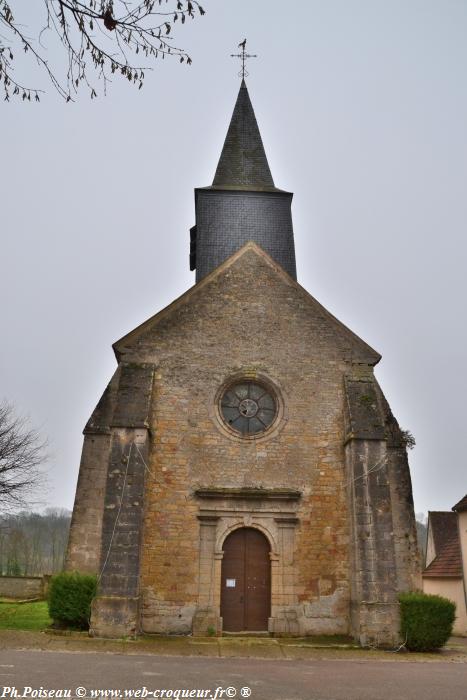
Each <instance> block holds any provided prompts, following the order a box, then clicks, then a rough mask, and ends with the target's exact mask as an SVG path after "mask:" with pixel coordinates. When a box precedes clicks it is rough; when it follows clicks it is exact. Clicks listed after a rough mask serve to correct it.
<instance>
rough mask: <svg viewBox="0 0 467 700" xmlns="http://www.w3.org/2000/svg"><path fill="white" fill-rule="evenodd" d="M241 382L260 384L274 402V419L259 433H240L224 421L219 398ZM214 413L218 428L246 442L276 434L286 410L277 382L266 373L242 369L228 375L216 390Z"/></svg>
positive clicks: (258, 440) (225, 433) (261, 439)
mask: <svg viewBox="0 0 467 700" xmlns="http://www.w3.org/2000/svg"><path fill="white" fill-rule="evenodd" d="M242 382H253V383H255V384H260V385H262V386H264V388H265V389H266V390H267V391H268V392H269V393H270V394H271V395H272V397H273V399H274V401H275V404H276V415H275V416H274V419H273V421H272V423H271V425H269V426H268V427H267V428H266V429H265V430H263V431H261V432H260V433H253V434H252V435H242V433H240V432H239V431H238V430H235V428H231V427H230V426H229V424H228V423H227V422H226V420H225V418H224V416H223V414H222V410H221V400H222V397H223V396H224V394H225V392H226V391H228V390H229V389H230V388H232V387H233V386H235V385H236V384H241V383H242ZM214 415H215V418H216V423H217V425H218V427H219V428H220V430H221V431H222V432H223V433H224V435H226V436H227V437H229V438H234V439H235V440H238V442H242V443H248V442H260V441H263V440H269V439H270V438H272V437H274V436H275V435H277V434H278V432H279V431H280V430H281V429H282V427H283V425H284V423H285V421H286V411H285V405H284V399H283V395H282V391H281V389H280V387H279V386H278V384H277V382H275V381H273V380H271V378H270V377H269V376H267V375H264V374H262V373H260V372H251V371H244V372H238V373H237V374H233V375H230V377H229V378H228V379H227V380H226V381H224V382H223V383H222V385H221V386H220V387H219V389H218V390H217V392H216V396H215V399H214Z"/></svg>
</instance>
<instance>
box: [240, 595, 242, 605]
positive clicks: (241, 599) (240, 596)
mask: <svg viewBox="0 0 467 700" xmlns="http://www.w3.org/2000/svg"><path fill="white" fill-rule="evenodd" d="M240 603H243V596H242V595H241V596H240Z"/></svg>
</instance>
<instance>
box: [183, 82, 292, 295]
mask: <svg viewBox="0 0 467 700" xmlns="http://www.w3.org/2000/svg"><path fill="white" fill-rule="evenodd" d="M291 203H292V194H291V192H285V191H284V190H279V189H278V188H277V187H275V186H274V180H273V179H272V175H271V171H270V169H269V165H268V160H267V158H266V153H265V152H264V146H263V142H262V140H261V135H260V133H259V129H258V124H257V123H256V117H255V113H254V111H253V107H252V104H251V102H250V97H249V95H248V90H247V88H246V85H245V81H244V80H242V83H241V85H240V90H239V93H238V97H237V101H236V103H235V107H234V111H233V114H232V118H231V120H230V125H229V128H228V131H227V136H226V138H225V143H224V147H223V149H222V153H221V157H220V159H219V163H218V166H217V170H216V174H215V176H214V181H213V183H212V185H211V186H210V187H197V188H196V189H195V209H196V223H195V225H194V226H192V227H191V229H190V270H196V281H197V282H199V281H200V280H202V279H203V277H206V275H208V274H209V273H210V272H212V271H213V270H215V269H216V267H218V266H219V265H222V263H223V262H224V261H225V260H227V258H229V257H230V256H231V255H233V254H234V253H236V251H237V250H240V248H241V247H242V246H244V245H245V243H248V241H254V242H255V243H256V244H257V245H259V246H260V247H261V248H262V249H263V250H264V251H266V253H268V255H270V256H271V258H273V260H275V261H276V262H277V263H278V264H279V265H281V267H282V268H283V269H284V270H285V271H286V272H288V274H289V275H290V276H291V277H293V279H297V272H296V267H295V248H294V240H293V226H292V213H291Z"/></svg>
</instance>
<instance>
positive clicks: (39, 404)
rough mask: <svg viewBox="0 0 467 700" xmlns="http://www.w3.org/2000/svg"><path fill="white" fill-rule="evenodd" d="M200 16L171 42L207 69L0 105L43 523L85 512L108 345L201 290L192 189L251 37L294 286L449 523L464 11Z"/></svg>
mask: <svg viewBox="0 0 467 700" xmlns="http://www.w3.org/2000/svg"><path fill="white" fill-rule="evenodd" d="M11 4H12V7H13V10H14V9H15V6H16V5H20V4H21V3H20V2H18V0H14V1H13V0H12V3H11ZM203 5H204V7H205V9H206V11H207V14H206V15H205V17H203V18H197V19H196V20H195V21H193V22H191V21H190V22H188V23H187V24H186V25H185V26H184V27H183V28H182V27H181V26H179V27H178V31H177V34H176V39H177V43H178V44H179V45H182V46H183V47H184V48H186V49H187V50H188V51H189V52H190V54H191V56H192V58H193V65H192V66H191V67H185V66H183V65H180V64H179V63H178V62H177V61H174V62H172V63H170V62H168V61H164V63H161V62H159V63H158V64H156V65H155V70H154V71H153V72H152V73H149V72H148V73H147V80H146V84H145V87H144V89H143V90H141V91H139V92H138V91H137V90H135V89H132V88H131V87H130V86H129V85H128V84H127V83H126V81H125V82H124V81H119V80H116V81H115V82H114V83H113V84H112V85H111V87H110V90H109V92H108V95H107V97H105V98H104V97H99V99H98V100H94V101H91V100H89V98H88V96H87V94H86V93H85V92H83V93H82V95H81V97H80V99H79V100H78V101H77V102H76V103H74V104H72V103H70V104H64V103H63V102H62V101H61V100H60V98H59V96H58V95H57V94H56V93H55V92H54V91H53V89H52V88H51V87H50V86H48V85H47V82H46V80H45V79H42V80H41V83H42V86H47V87H48V88H49V90H48V94H47V95H46V96H45V97H44V98H42V101H41V103H40V104H35V103H34V104H23V103H21V102H11V103H10V104H8V103H6V102H3V103H1V105H0V128H1V130H0V138H1V149H0V160H1V168H0V197H1V220H0V221H1V232H2V248H1V251H2V274H1V276H0V285H1V298H2V300H3V303H2V311H1V314H2V324H1V328H2V342H1V343H0V372H1V384H0V396H1V395H3V396H4V397H5V398H7V399H8V400H10V401H11V402H13V403H14V404H15V406H16V407H17V410H18V411H19V412H20V413H23V414H27V415H29V416H30V419H31V421H32V423H33V424H34V425H36V426H38V427H40V429H41V430H42V431H43V433H44V434H47V435H48V438H49V442H50V451H51V455H52V456H51V460H50V467H49V482H50V490H49V492H48V496H47V498H46V501H47V505H56V506H63V507H68V508H71V507H72V505H73V498H74V491H75V486H76V479H77V476H78V467H79V459H80V453H81V445H82V435H81V431H82V428H83V427H84V424H85V422H86V420H87V419H88V417H89V415H90V413H91V412H92V410H93V408H94V406H95V404H96V402H97V400H98V399H99V397H100V395H101V393H102V391H103V390H104V388H105V386H106V384H107V382H108V380H109V378H110V377H111V375H112V373H113V371H114V368H115V365H116V363H115V359H114V356H113V352H112V349H111V344H112V343H113V342H114V341H115V340H117V339H118V338H119V337H121V336H122V335H124V334H125V333H127V332H128V331H130V330H131V329H132V328H134V327H135V326H136V325H138V324H139V323H141V322H142V321H144V320H145V319H146V318H148V317H149V316H151V315H152V314H154V313H155V312H157V311H158V310H160V309H161V308H163V307H164V306H166V305H167V304H168V303H170V302H171V301H172V300H173V299H174V298H176V297H177V296H179V295H180V294H181V293H183V292H184V291H185V290H186V289H187V288H188V287H190V286H191V285H192V284H194V273H191V272H190V271H189V269H188V251H189V235H188V230H189V228H190V226H192V225H193V223H194V198H193V188H194V187H196V186H204V185H209V184H210V183H211V182H212V178H213V175H214V171H215V167H216V164H217V160H218V158H219V155H220V151H221V148H222V144H223V140H224V137H225V133H226V130H227V126H228V123H229V120H230V116H231V112H232V109H233V105H234V102H235V99H236V96H237V92H238V88H239V78H238V76H237V72H238V70H239V66H238V65H237V62H236V61H235V60H234V59H232V58H230V56H229V54H230V53H235V52H236V51H237V44H238V43H239V42H240V41H241V40H242V39H244V38H245V37H247V39H248V44H247V48H248V49H249V51H250V52H251V53H256V54H258V58H255V59H251V61H250V63H249V65H248V70H249V71H250V75H249V76H248V78H247V84H248V88H249V92H250V96H251V99H252V102H253V106H254V108H255V111H256V116H257V119H258V123H259V127H260V130H261V133H262V137H263V142H264V144H265V148H266V153H267V155H268V159H269V164H270V166H271V171H272V174H273V177H274V180H275V183H276V186H278V187H280V188H282V189H286V190H290V191H292V192H294V200H293V210H292V211H293V219H294V230H295V241H296V253H297V264H298V279H299V282H300V283H301V284H302V285H303V286H304V287H305V288H306V289H307V290H308V291H309V292H310V293H311V294H312V295H313V296H315V297H316V298H317V299H318V300H319V301H320V302H321V303H322V304H324V306H326V307H327V308H328V309H329V310H330V311H331V312H332V313H333V314H335V315H336V316H337V317H338V318H339V319H340V320H341V321H342V322H343V323H345V324H346V325H348V326H349V327H350V328H351V329H352V330H353V331H354V332H356V333H357V334H358V335H360V336H361V337H362V338H363V339H364V340H365V341H367V342H368V343H369V344H370V345H372V346H373V347H374V348H375V349H376V350H378V351H379V352H380V353H381V354H382V356H383V359H382V360H381V362H380V364H379V365H378V366H377V368H376V374H377V377H378V380H379V381H380V383H381V385H382V388H383V390H384V392H385V394H386V396H387V398H388V400H389V402H390V404H391V406H392V409H393V411H394V413H395V415H396V417H397V418H398V420H399V422H400V424H401V426H402V427H403V428H405V429H409V430H410V431H411V432H412V433H413V434H414V436H415V438H416V442H417V445H416V447H415V449H414V450H413V451H412V452H411V453H410V462H411V470H412V479H413V486H414V497H415V508H416V511H417V512H420V511H427V510H447V509H450V508H451V507H452V505H454V503H456V502H457V501H458V500H459V499H460V498H461V497H462V496H464V495H465V493H466V492H467V461H466V452H465V437H466V409H465V406H466V396H467V381H466V359H467V347H466V346H467V330H466V296H467V282H466V262H467V261H466V257H467V256H466V248H467V244H466V222H467V196H466V183H467V41H466V36H467V2H465V0H462V1H461V0H439V1H438V2H435V1H433V0H391V1H390V2H388V1H387V0H386V1H383V0H360V1H357V0H320V1H319V2H318V1H314V0H297V1H296V2H294V3H284V2H277V1H275V0H255V2H251V0H235V2H234V1H233V0H230V1H228V0H205V2H204V3H203ZM40 6H41V3H40V2H39V3H38V9H36V11H35V12H36V13H37V14H38V15H39V9H40ZM18 12H19V10H18ZM28 12H29V10H28ZM31 12H32V11H31ZM22 19H23V20H24V21H28V19H29V18H28V17H24V18H22ZM37 20H38V17H37V16H35V17H32V14H31V25H32V24H33V23H34V26H35V27H36V28H37V26H38V25H37V24H36V22H37ZM29 34H30V35H33V34H34V28H33V26H31V27H30V30H29ZM43 41H44V43H45V44H46V45H49V44H50V46H51V47H52V46H53V45H52V42H51V41H50V40H49V39H48V38H47V37H44V39H43ZM51 55H52V58H53V59H54V60H55V61H58V60H59V53H58V51H57V50H56V49H54V48H51ZM62 60H63V63H64V61H65V57H64V56H63V59H62ZM24 70H25V71H29V68H27V66H26V67H25V69H24ZM30 70H31V73H30V75H29V73H28V72H25V73H24V75H23V76H21V77H23V79H24V80H25V81H26V82H28V81H29V82H30V79H31V80H32V79H34V80H35V83H36V84H37V82H38V79H37V76H38V74H37V71H36V70H34V69H33V67H32V66H31V68H30Z"/></svg>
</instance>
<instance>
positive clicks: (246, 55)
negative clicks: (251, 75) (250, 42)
mask: <svg viewBox="0 0 467 700" xmlns="http://www.w3.org/2000/svg"><path fill="white" fill-rule="evenodd" d="M245 46H246V39H243V41H241V42H240V43H239V45H238V48H240V47H241V49H242V53H231V54H230V56H231V58H239V59H240V60H241V62H242V69H241V71H240V72H239V74H238V75H239V76H240V77H241V78H246V76H247V75H248V71H247V70H246V68H245V62H246V60H247V58H258V56H257V55H256V54H255V53H252V54H250V53H246V51H245Z"/></svg>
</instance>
